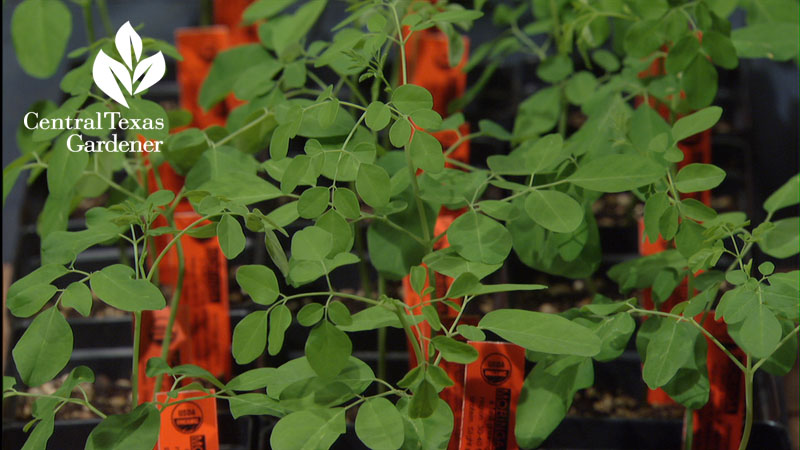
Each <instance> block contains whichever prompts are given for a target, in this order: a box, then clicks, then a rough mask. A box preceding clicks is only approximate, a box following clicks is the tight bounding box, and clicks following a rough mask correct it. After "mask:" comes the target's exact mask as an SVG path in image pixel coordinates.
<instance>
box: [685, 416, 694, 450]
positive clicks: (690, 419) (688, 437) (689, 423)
mask: <svg viewBox="0 0 800 450" xmlns="http://www.w3.org/2000/svg"><path fill="white" fill-rule="evenodd" d="M693 440H694V410H693V409H691V408H686V411H684V412H683V450H692V445H693V442H692V441H693Z"/></svg>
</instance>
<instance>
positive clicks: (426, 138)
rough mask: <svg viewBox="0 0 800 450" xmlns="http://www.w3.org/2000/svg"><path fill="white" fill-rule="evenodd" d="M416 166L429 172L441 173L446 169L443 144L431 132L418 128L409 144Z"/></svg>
mask: <svg viewBox="0 0 800 450" xmlns="http://www.w3.org/2000/svg"><path fill="white" fill-rule="evenodd" d="M409 152H410V153H411V159H412V160H413V162H414V166H415V167H417V168H420V169H422V170H424V171H426V172H429V173H439V172H441V171H442V169H444V154H443V153H442V144H441V143H440V142H439V141H438V140H437V139H436V138H435V137H433V136H431V135H430V134H428V133H426V132H424V131H420V130H417V131H415V132H414V135H413V136H412V137H411V144H410V146H409Z"/></svg>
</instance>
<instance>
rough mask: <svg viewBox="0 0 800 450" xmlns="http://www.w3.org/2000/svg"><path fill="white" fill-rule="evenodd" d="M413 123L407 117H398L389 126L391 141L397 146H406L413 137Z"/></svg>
mask: <svg viewBox="0 0 800 450" xmlns="http://www.w3.org/2000/svg"><path fill="white" fill-rule="evenodd" d="M411 130H412V128H411V124H410V123H408V121H407V120H405V119H397V120H395V121H394V123H393V124H392V127H391V128H389V141H390V142H391V143H392V145H394V146H395V147H399V148H402V147H405V146H406V144H408V141H409V139H411Z"/></svg>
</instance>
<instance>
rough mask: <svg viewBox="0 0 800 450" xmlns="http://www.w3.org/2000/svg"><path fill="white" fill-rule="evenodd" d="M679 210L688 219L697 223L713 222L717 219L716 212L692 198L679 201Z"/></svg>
mask: <svg viewBox="0 0 800 450" xmlns="http://www.w3.org/2000/svg"><path fill="white" fill-rule="evenodd" d="M680 208H681V211H683V213H684V214H686V215H687V216H688V217H689V218H691V219H694V220H697V221H707V220H713V219H714V218H716V217H717V212H716V211H714V210H713V209H712V208H710V207H708V206H706V205H705V204H704V203H702V202H701V201H699V200H697V199H694V198H686V199H683V200H681V204H680Z"/></svg>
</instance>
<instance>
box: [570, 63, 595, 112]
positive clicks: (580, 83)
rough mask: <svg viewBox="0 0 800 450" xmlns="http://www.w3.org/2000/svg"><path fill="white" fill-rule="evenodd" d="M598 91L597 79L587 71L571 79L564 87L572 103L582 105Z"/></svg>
mask: <svg viewBox="0 0 800 450" xmlns="http://www.w3.org/2000/svg"><path fill="white" fill-rule="evenodd" d="M596 89H597V78H595V76H594V75H593V74H592V73H591V72H587V71H585V70H584V71H580V72H578V73H576V74H575V75H573V76H572V78H570V79H569V81H568V82H567V84H566V86H564V95H565V96H566V97H567V100H569V101H570V103H573V104H575V105H582V104H584V103H585V102H586V101H588V100H589V99H590V98H591V97H592V95H594V93H595V90H596Z"/></svg>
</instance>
